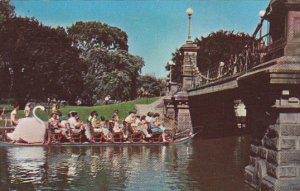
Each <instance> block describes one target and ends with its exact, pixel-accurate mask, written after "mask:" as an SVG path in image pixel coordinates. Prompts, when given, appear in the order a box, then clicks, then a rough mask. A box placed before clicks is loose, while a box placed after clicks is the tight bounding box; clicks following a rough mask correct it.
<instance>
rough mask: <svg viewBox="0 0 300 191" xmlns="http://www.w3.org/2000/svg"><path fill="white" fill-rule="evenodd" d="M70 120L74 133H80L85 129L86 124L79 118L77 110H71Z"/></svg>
mask: <svg viewBox="0 0 300 191" xmlns="http://www.w3.org/2000/svg"><path fill="white" fill-rule="evenodd" d="M68 122H69V124H70V128H71V130H72V132H73V133H77V134H79V133H81V132H82V131H83V130H84V125H83V124H82V123H81V121H80V120H79V117H78V115H77V112H75V111H72V112H70V118H69V119H68Z"/></svg>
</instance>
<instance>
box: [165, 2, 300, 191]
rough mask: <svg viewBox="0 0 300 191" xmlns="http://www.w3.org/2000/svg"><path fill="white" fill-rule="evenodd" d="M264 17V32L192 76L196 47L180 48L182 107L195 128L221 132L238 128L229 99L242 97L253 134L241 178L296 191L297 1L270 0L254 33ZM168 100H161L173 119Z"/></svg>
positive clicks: (299, 182) (299, 160)
mask: <svg viewBox="0 0 300 191" xmlns="http://www.w3.org/2000/svg"><path fill="white" fill-rule="evenodd" d="M266 21H267V22H269V30H268V31H269V34H267V35H266V36H260V37H259V38H255V40H254V42H253V43H252V44H251V45H249V46H247V47H245V50H244V51H243V52H242V53H239V54H238V55H235V56H233V58H234V59H231V60H228V61H225V63H224V64H219V63H218V64H216V65H215V66H212V67H211V68H210V69H209V70H208V71H200V73H199V74H197V75H194V72H193V69H191V68H193V67H194V66H197V63H196V59H195V56H196V55H197V54H196V52H197V47H195V45H193V46H191V45H184V46H183V47H182V49H181V50H182V55H183V58H182V63H181V64H182V77H183V79H182V83H183V85H184V86H183V88H182V89H183V90H184V91H185V92H186V94H187V96H186V97H187V98H184V100H185V103H188V105H187V106H188V107H184V108H185V109H187V108H188V109H189V112H190V116H191V122H192V126H193V127H194V128H198V127H201V128H202V129H203V130H204V132H206V131H213V132H217V133H221V134H225V133H226V132H230V131H234V130H235V129H237V127H236V126H237V124H236V118H235V113H234V101H235V100H237V99H241V100H242V101H243V102H244V104H245V105H246V110H247V116H246V128H247V129H248V130H249V131H250V132H251V136H252V142H251V146H250V157H249V165H248V166H246V167H245V182H246V183H247V184H249V185H250V186H252V187H254V188H255V189H256V190H259V191H299V190H300V0H271V1H270V4H269V6H268V7H267V9H266V14H265V15H264V16H263V18H262V21H261V23H260V24H259V25H258V27H257V29H256V30H255V32H254V34H253V36H254V37H256V35H257V34H258V32H259V31H260V30H261V28H262V23H263V22H266ZM195 79H197V81H196V82H194V80H195ZM175 95H176V94H175ZM175 95H173V97H174V96H175ZM182 95H183V94H182ZM183 97H184V96H183ZM183 97H182V96H181V97H180V98H183ZM172 99H173V100H174V98H170V99H169V102H166V103H168V104H169V106H168V107H170V105H171V106H172V107H170V108H172V109H173V110H172V111H174V113H173V116H175V117H176V118H177V121H178V120H179V119H180V118H179V117H178V115H181V114H180V112H178V108H177V106H176V104H174V103H175V102H174V101H172ZM177 101H178V100H177ZM187 114H188V112H186V113H185V115H187Z"/></svg>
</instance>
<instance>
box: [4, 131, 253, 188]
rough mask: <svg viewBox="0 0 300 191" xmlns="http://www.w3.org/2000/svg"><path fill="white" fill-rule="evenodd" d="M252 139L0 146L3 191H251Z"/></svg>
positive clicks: (231, 138) (244, 137)
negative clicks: (247, 167)
mask: <svg viewBox="0 0 300 191" xmlns="http://www.w3.org/2000/svg"><path fill="white" fill-rule="evenodd" d="M248 154H249V137H247V136H237V137H226V138H216V139H201V138H196V139H195V140H194V141H193V142H191V143H189V144H182V145H176V146H175V145H172V146H109V147H104V146H103V147H81V148H78V147H77V148H76V147H64V148H63V147H61V148H42V147H31V148H20V147H19V148H18V147H14V148H8V147H7V148H6V147H0V179H1V180H0V190H1V191H2V190H97V191H98V190H200V191H252V189H250V188H249V187H248V186H247V185H245V184H244V182H243V174H244V170H243V169H244V166H245V165H246V164H247V163H248V157H249V156H248Z"/></svg>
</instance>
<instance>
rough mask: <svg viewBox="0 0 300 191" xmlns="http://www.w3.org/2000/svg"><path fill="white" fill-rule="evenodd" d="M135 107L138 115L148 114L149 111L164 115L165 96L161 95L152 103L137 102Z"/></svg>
mask: <svg viewBox="0 0 300 191" xmlns="http://www.w3.org/2000/svg"><path fill="white" fill-rule="evenodd" d="M135 108H136V111H137V114H138V115H147V113H148V112H149V111H152V112H155V113H159V114H160V115H161V116H163V109H164V97H160V98H159V99H158V100H156V101H155V102H153V103H150V104H135Z"/></svg>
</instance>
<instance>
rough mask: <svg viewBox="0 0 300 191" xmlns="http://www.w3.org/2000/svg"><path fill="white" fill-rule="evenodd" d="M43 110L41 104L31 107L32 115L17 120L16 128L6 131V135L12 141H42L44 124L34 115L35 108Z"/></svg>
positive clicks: (44, 129) (44, 130) (44, 131)
mask: <svg viewBox="0 0 300 191" xmlns="http://www.w3.org/2000/svg"><path fill="white" fill-rule="evenodd" d="M37 109H41V110H43V111H44V110H45V107H43V106H36V107H35V108H34V109H33V112H32V113H33V117H30V118H23V119H21V120H20V121H19V124H18V125H17V127H16V129H15V130H14V132H12V133H8V134H7V137H8V138H9V139H11V140H12V141H25V142H27V143H43V142H44V139H45V133H46V124H45V122H44V121H42V120H41V119H40V118H39V117H37V115H36V110H37Z"/></svg>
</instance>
